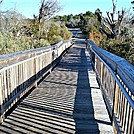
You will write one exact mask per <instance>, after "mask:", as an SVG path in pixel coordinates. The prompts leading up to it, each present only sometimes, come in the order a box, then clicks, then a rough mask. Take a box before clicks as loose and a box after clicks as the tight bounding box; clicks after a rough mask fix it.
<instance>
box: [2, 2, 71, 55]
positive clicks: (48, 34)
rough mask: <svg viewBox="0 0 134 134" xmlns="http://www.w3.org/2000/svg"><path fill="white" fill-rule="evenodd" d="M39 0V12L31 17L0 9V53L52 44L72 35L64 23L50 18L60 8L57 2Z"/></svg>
mask: <svg viewBox="0 0 134 134" xmlns="http://www.w3.org/2000/svg"><path fill="white" fill-rule="evenodd" d="M3 2H4V1H3ZM41 2H42V3H41V4H40V8H39V14H38V15H37V16H35V15H33V19H27V18H25V16H23V15H22V14H20V13H18V12H16V11H15V10H8V11H4V12H3V11H0V54H7V53H11V52H17V51H23V50H27V49H33V48H38V47H44V46H48V45H53V44H55V43H57V42H59V41H61V40H67V39H70V38H71V37H72V33H71V32H70V31H68V29H67V27H66V26H65V24H64V23H60V22H55V21H54V20H53V19H52V17H53V15H54V14H55V13H57V12H58V11H59V10H60V6H59V5H58V3H57V2H56V1H50V0H47V1H45V0H42V1H41ZM46 13H47V14H46Z"/></svg>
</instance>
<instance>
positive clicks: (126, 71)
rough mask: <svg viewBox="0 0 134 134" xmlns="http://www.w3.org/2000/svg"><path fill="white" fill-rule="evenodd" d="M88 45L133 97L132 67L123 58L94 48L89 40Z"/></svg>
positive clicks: (133, 72)
mask: <svg viewBox="0 0 134 134" xmlns="http://www.w3.org/2000/svg"><path fill="white" fill-rule="evenodd" d="M88 44H90V46H91V49H92V50H94V51H95V52H96V53H97V54H98V55H99V56H100V57H101V58H102V59H103V60H104V61H105V62H106V63H107V64H108V66H109V67H110V68H111V69H112V70H113V71H114V72H116V73H117V74H118V75H119V76H120V78H121V79H122V80H123V82H124V83H125V84H126V86H127V87H128V88H129V89H130V91H131V93H132V94H133V95H134V66H133V65H132V64H130V63H129V62H128V61H127V60H125V59H124V58H121V57H119V56H117V55H115V54H112V53H110V52H108V51H106V50H104V49H101V48H100V47H98V46H96V45H95V44H94V43H93V41H91V40H88Z"/></svg>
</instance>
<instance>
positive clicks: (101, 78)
mask: <svg viewBox="0 0 134 134" xmlns="http://www.w3.org/2000/svg"><path fill="white" fill-rule="evenodd" d="M103 71H104V64H103V63H102V62H101V72H100V73H101V74H100V80H101V83H102V81H103Z"/></svg>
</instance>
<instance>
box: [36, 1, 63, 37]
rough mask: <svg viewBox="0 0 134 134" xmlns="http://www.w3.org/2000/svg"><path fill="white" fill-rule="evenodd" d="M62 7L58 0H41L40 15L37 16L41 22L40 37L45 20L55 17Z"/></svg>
mask: <svg viewBox="0 0 134 134" xmlns="http://www.w3.org/2000/svg"><path fill="white" fill-rule="evenodd" d="M60 9H61V6H60V5H59V3H58V1H57V0H41V5H40V8H39V15H38V16H37V17H36V16H35V18H36V20H37V21H38V23H39V37H41V35H42V33H43V27H44V22H45V21H47V20H49V19H50V18H51V17H53V15H55V14H56V13H57V12H59V11H60Z"/></svg>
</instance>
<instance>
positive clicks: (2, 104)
mask: <svg viewBox="0 0 134 134" xmlns="http://www.w3.org/2000/svg"><path fill="white" fill-rule="evenodd" d="M71 45H72V43H71V41H64V42H60V43H58V44H56V45H54V46H51V47H49V48H48V49H45V50H44V51H43V50H39V51H40V52H37V51H35V50H32V51H34V52H36V53H38V54H33V52H32V56H30V57H28V56H26V57H27V58H26V59H24V60H20V61H18V62H16V60H15V62H12V64H11V63H10V65H9V66H5V67H3V68H2V69H0V123H2V122H3V120H4V118H5V113H6V112H7V111H8V110H9V109H10V108H11V107H12V106H13V105H14V104H15V103H16V102H17V101H18V100H19V99H20V98H21V97H22V96H24V95H25V94H26V93H27V92H28V91H29V90H30V89H31V88H32V87H33V86H37V82H38V81H39V80H40V79H41V78H42V77H43V76H44V75H46V74H47V73H48V72H51V70H52V68H53V67H54V66H55V65H56V64H57V63H58V62H59V60H60V59H61V57H62V55H63V54H64V52H66V50H67V49H68V48H69V47H70V46H71ZM25 54H26V53H25ZM28 54H29V53H28ZM18 55H19V54H18ZM19 56H20V55H19ZM10 57H11V56H9V58H10ZM11 58H12V57H11Z"/></svg>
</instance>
